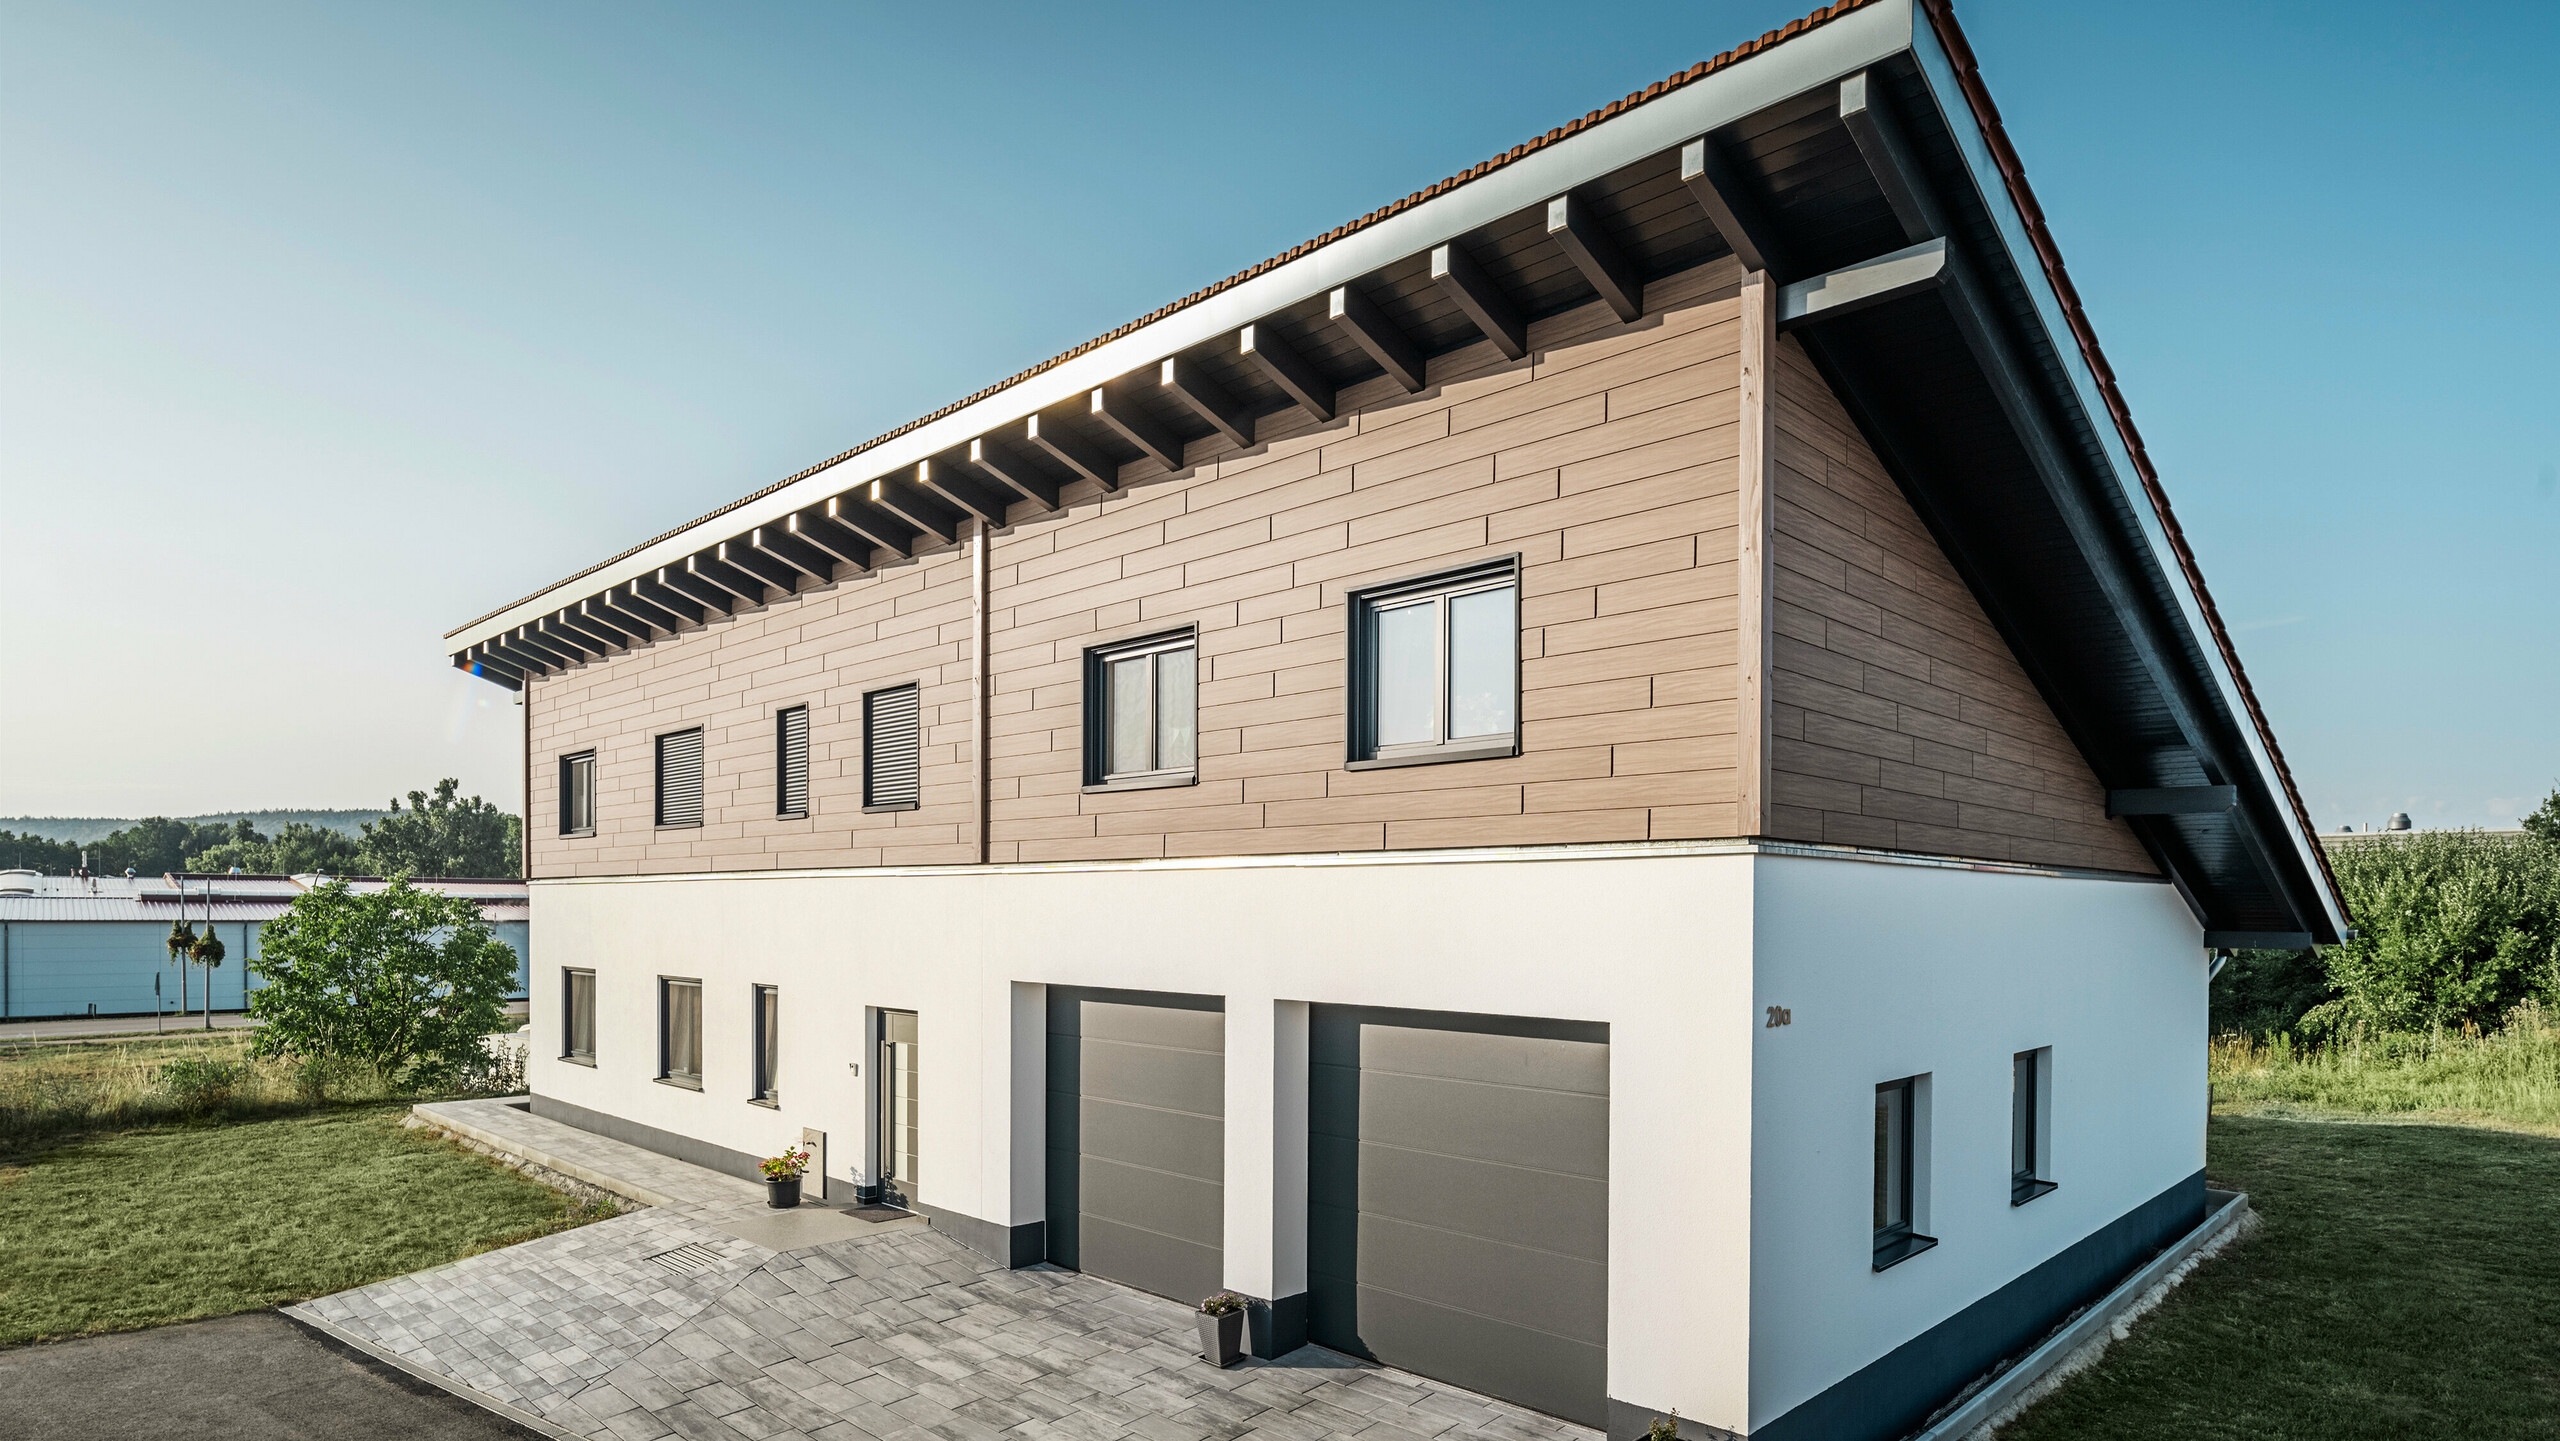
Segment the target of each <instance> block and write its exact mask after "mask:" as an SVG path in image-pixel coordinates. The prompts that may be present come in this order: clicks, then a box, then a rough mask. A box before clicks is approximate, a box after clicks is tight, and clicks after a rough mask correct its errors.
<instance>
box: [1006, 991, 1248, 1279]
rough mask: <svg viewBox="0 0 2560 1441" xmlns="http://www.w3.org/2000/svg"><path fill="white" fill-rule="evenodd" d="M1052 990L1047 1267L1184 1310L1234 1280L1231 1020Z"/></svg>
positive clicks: (1164, 1003) (1207, 1011) (1108, 994)
mask: <svg viewBox="0 0 2560 1441" xmlns="http://www.w3.org/2000/svg"><path fill="white" fill-rule="evenodd" d="M1222 1007H1223V1003H1222V1002H1221V1001H1219V1000H1218V999H1217V998H1215V997H1211V996H1175V995H1164V994H1161V993H1158V992H1154V991H1102V990H1084V989H1075V988H1070V987H1065V986H1052V987H1050V988H1049V1212H1048V1227H1047V1235H1048V1246H1049V1259H1050V1260H1052V1261H1055V1262H1057V1263H1058V1264H1059V1265H1061V1266H1070V1267H1073V1268H1074V1269H1076V1270H1079V1271H1085V1272H1089V1273H1091V1274H1093V1275H1096V1276H1107V1277H1109V1278H1110V1279H1112V1280H1114V1281H1120V1282H1124V1283H1126V1284H1128V1285H1131V1286H1135V1287H1137V1288H1139V1289H1140V1290H1143V1291H1153V1292H1154V1293H1156V1294H1157V1295H1159V1296H1170V1297H1172V1298H1174V1299H1175V1300H1179V1301H1197V1300H1199V1299H1200V1298H1201V1297H1203V1296H1207V1295H1209V1294H1211V1293H1213V1292H1215V1291H1217V1290H1218V1289H1219V1288H1220V1286H1221V1285H1222V1284H1223V1281H1224V1277H1225V1242H1226V1185H1225V1181H1226V1169H1227V1168H1226V1134H1227V1123H1226V1089H1227V1079H1226V1053H1227V1027H1226V1022H1227V1018H1226V1015H1225V1012H1224V1010H1223V1009H1222Z"/></svg>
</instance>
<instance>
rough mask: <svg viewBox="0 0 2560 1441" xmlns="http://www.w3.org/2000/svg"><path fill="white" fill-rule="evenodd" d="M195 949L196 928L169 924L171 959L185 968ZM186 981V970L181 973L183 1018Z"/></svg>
mask: <svg viewBox="0 0 2560 1441" xmlns="http://www.w3.org/2000/svg"><path fill="white" fill-rule="evenodd" d="M195 948H196V928H195V927H193V926H191V925H188V924H187V923H186V922H185V921H182V920H181V921H171V922H170V923H169V959H170V960H172V961H175V962H177V963H178V964H179V965H180V966H182V967H183V966H184V965H186V963H187V957H188V956H190V955H192V954H194V952H195ZM186 980H187V973H186V972H185V971H184V970H181V971H179V972H178V985H179V990H178V1014H179V1015H182V1016H183V1015H185V1014H186V1013H187V992H186V989H185V987H186ZM155 984H156V983H155ZM154 1004H155V1005H156V1004H157V1003H156V1002H155V1003H154ZM152 1024H153V1025H155V1026H156V1025H158V1024H160V1023H159V1022H158V1021H156V1020H155V1021H153V1022H152Z"/></svg>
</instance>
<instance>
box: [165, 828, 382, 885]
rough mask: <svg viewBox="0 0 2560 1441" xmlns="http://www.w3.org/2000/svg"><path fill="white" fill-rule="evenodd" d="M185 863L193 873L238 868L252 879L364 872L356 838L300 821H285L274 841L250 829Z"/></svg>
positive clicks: (341, 874)
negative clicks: (251, 876) (242, 836)
mask: <svg viewBox="0 0 2560 1441" xmlns="http://www.w3.org/2000/svg"><path fill="white" fill-rule="evenodd" d="M241 827H242V828H243V829H246V828H247V827H248V822H246V821H243V822H241ZM188 864H189V866H190V867H192V868H193V869H195V870H198V871H211V872H214V873H216V874H220V873H222V872H225V871H228V870H230V869H231V868H232V867H233V866H238V867H239V868H240V869H241V870H242V871H244V872H246V873H248V874H250V875H253V876H301V875H309V874H311V873H313V872H315V871H316V872H319V873H321V874H323V875H333V876H343V875H355V874H361V873H363V872H364V870H365V860H364V853H363V850H362V848H361V847H360V846H358V845H357V843H356V838H355V837H353V836H351V835H348V834H347V833H346V832H344V831H337V830H331V829H330V828H329V827H327V826H315V825H311V824H308V823H306V822H303V821H286V822H285V823H284V826H283V828H282V829H280V830H278V831H277V832H276V835H275V839H273V840H269V839H267V838H266V837H264V836H261V835H259V834H258V833H257V832H256V831H255V830H250V831H249V834H248V836H247V837H246V838H245V839H243V838H235V839H232V840H227V841H224V842H223V843H222V844H220V845H218V846H209V847H207V848H206V849H204V850H201V851H198V852H197V853H196V855H195V858H194V859H193V860H191V861H190V862H188Z"/></svg>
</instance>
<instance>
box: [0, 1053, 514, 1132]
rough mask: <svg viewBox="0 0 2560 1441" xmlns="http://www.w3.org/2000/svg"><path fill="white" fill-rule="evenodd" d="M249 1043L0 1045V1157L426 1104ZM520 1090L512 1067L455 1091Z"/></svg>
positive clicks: (337, 1068) (374, 1075)
mask: <svg viewBox="0 0 2560 1441" xmlns="http://www.w3.org/2000/svg"><path fill="white" fill-rule="evenodd" d="M249 1042H250V1037H249V1036H247V1035H246V1034H241V1033H232V1034H224V1033H221V1032H215V1033H213V1034H210V1035H204V1034H198V1035H190V1036H169V1037H165V1038H163V1037H156V1036H155V1037H149V1038H144V1039H136V1040H130V1041H115V1042H88V1043H74V1044H62V1043H54V1044H41V1045H25V1046H12V1047H7V1048H0V1151H9V1150H15V1149H18V1148H20V1147H23V1146H26V1145H29V1144H31V1143H34V1142H38V1141H44V1140H49V1139H52V1138H55V1137H60V1136H68V1135H76V1134H80V1133H83V1132H95V1131H115V1130H124V1129H129V1128H131V1127H135V1126H150V1125H159V1124H164V1123H168V1122H176V1121H193V1120H209V1119H220V1120H233V1121H240V1120H254V1119H260V1118H265V1117H273V1116H283V1115H290V1114H295V1113H299V1112H306V1111H313V1110H318V1109H321V1108H322V1107H324V1106H332V1105H337V1104H342V1103H347V1102H369V1101H391V1100H427V1099H434V1097H430V1096H426V1095H423V1094H417V1093H413V1092H410V1091H406V1090H403V1089H401V1088H399V1087H398V1086H396V1085H394V1084H393V1083H392V1082H391V1081H390V1080H389V1078H386V1077H385V1076H383V1075H381V1074H380V1073H378V1072H376V1071H375V1070H373V1069H372V1068H371V1067H367V1066H360V1065H352V1064H348V1063H345V1062H327V1061H296V1060H291V1059H281V1060H261V1059H259V1058H257V1057H255V1056H252V1055H251V1054H250V1053H249ZM521 1083H522V1073H521V1070H520V1069H519V1070H515V1071H512V1072H511V1071H509V1070H508V1069H507V1068H505V1067H503V1066H498V1067H492V1068H490V1069H489V1070H486V1071H484V1072H483V1073H481V1074H480V1075H478V1076H475V1077H473V1078H472V1079H471V1082H470V1083H469V1089H468V1090H466V1091H463V1092H461V1093H460V1094H480V1095H486V1094H498V1093H502V1092H505V1091H511V1090H514V1089H517V1088H518V1087H520V1086H521ZM445 1094H453V1093H445Z"/></svg>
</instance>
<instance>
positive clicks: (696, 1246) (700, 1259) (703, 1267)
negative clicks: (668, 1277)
mask: <svg viewBox="0 0 2560 1441" xmlns="http://www.w3.org/2000/svg"><path fill="white" fill-rule="evenodd" d="M646 1259H647V1260H648V1262H649V1264H650V1265H652V1266H659V1267H663V1268H665V1269H667V1270H669V1271H673V1272H675V1273H676V1274H677V1275H679V1276H690V1275H692V1274H694V1273H695V1272H697V1271H708V1270H710V1269H711V1268H712V1267H714V1266H717V1265H719V1264H720V1253H719V1252H717V1251H714V1250H712V1249H711V1248H710V1247H708V1246H705V1245H702V1244H701V1243H699V1242H687V1243H686V1244H684V1245H682V1246H678V1247H676V1248H675V1249H674V1250H672V1251H660V1252H659V1253H658V1254H657V1255H654V1256H651V1257H648V1258H646Z"/></svg>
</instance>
